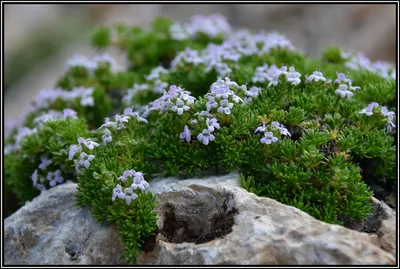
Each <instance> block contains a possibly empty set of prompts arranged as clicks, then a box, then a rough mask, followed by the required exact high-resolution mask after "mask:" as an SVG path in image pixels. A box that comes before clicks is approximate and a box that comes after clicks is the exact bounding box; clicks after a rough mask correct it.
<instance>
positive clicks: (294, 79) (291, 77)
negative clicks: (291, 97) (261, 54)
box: [281, 66, 301, 85]
mask: <svg viewBox="0 0 400 269" xmlns="http://www.w3.org/2000/svg"><path fill="white" fill-rule="evenodd" d="M284 67H285V68H284V69H283V70H282V68H283V67H282V68H281V72H282V73H283V74H285V75H286V79H287V81H288V82H290V83H291V84H292V85H298V84H300V82H301V80H300V77H301V74H300V73H299V72H296V70H295V69H294V67H293V66H291V67H290V68H289V72H286V66H284Z"/></svg>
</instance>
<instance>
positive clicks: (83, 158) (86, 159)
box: [78, 152, 94, 168]
mask: <svg viewBox="0 0 400 269" xmlns="http://www.w3.org/2000/svg"><path fill="white" fill-rule="evenodd" d="M93 159H94V155H87V154H86V153H85V152H82V153H81V155H80V160H79V161H78V164H80V165H82V166H84V167H86V168H89V166H90V161H91V160H93Z"/></svg>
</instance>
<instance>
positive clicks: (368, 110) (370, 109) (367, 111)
mask: <svg viewBox="0 0 400 269" xmlns="http://www.w3.org/2000/svg"><path fill="white" fill-rule="evenodd" d="M378 106H379V104H378V103H377V102H372V103H370V104H369V105H368V106H367V107H366V108H363V109H362V110H361V111H360V112H358V113H360V114H365V115H367V116H368V117H369V116H371V115H372V114H373V110H374V107H378Z"/></svg>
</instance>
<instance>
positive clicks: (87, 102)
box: [81, 96, 94, 106]
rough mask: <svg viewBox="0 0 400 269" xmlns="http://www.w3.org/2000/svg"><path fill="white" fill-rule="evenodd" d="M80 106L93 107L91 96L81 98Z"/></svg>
mask: <svg viewBox="0 0 400 269" xmlns="http://www.w3.org/2000/svg"><path fill="white" fill-rule="evenodd" d="M81 105H82V106H94V99H93V96H83V97H82V98H81Z"/></svg>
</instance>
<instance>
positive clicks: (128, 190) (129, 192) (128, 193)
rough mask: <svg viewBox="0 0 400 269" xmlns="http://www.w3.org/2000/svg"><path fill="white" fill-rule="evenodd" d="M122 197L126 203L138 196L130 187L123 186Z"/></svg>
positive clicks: (128, 203)
mask: <svg viewBox="0 0 400 269" xmlns="http://www.w3.org/2000/svg"><path fill="white" fill-rule="evenodd" d="M124 197H125V201H126V204H127V205H130V204H131V201H132V200H135V199H136V198H137V197H138V196H137V194H136V193H134V192H133V190H132V188H125V190H124Z"/></svg>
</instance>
